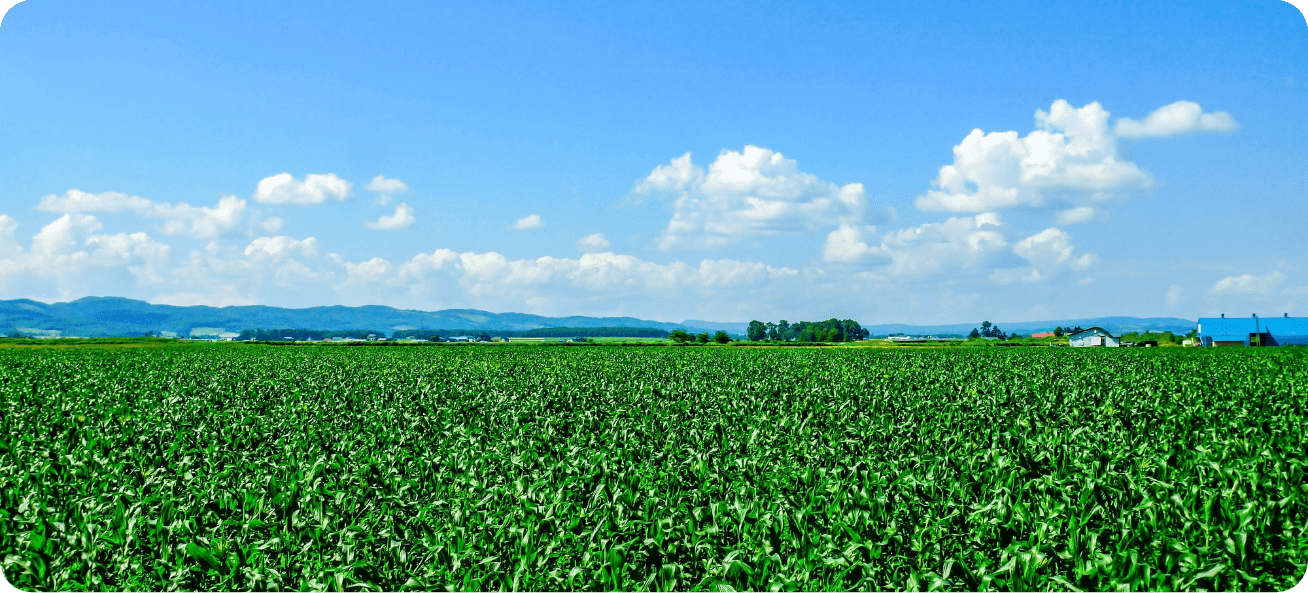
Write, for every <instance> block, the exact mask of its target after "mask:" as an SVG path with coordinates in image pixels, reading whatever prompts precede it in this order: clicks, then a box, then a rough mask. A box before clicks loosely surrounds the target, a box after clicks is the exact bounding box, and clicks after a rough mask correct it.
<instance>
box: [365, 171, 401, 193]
mask: <svg viewBox="0 0 1308 593" xmlns="http://www.w3.org/2000/svg"><path fill="white" fill-rule="evenodd" d="M367 189H368V191H375V192H377V193H383V194H400V193H404V192H406V191H409V186H408V185H406V184H405V183H404V182H403V181H400V180H399V179H390V178H388V177H386V176H385V175H378V176H376V177H373V178H372V181H369V182H368V185H367Z"/></svg>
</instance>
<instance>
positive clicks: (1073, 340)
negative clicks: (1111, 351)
mask: <svg viewBox="0 0 1308 593" xmlns="http://www.w3.org/2000/svg"><path fill="white" fill-rule="evenodd" d="M1067 345H1068V346H1071V347H1073V348H1087V347H1090V346H1102V347H1105V348H1116V347H1118V346H1119V345H1120V344H1119V343H1118V339H1117V337H1115V336H1113V334H1110V333H1108V330H1106V329H1104V328H1102V327H1090V328H1086V329H1083V330H1081V331H1079V332H1076V333H1073V334H1068V336H1067Z"/></svg>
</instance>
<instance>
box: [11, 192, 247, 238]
mask: <svg viewBox="0 0 1308 593" xmlns="http://www.w3.org/2000/svg"><path fill="white" fill-rule="evenodd" d="M37 209H38V210H44V211H46V212H62V213H82V212H124V211H126V212H133V213H135V214H137V215H140V216H143V217H146V218H159V219H164V220H165V221H166V222H165V223H164V227H163V229H164V234H168V235H186V236H190V237H193V238H196V239H215V238H217V237H219V236H220V235H223V234H228V233H231V232H234V231H238V230H240V228H241V225H242V224H241V223H242V222H243V221H244V220H245V214H246V209H247V208H246V202H245V200H242V199H239V198H237V197H236V196H223V197H222V198H220V199H219V200H218V204H217V205H215V206H213V207H209V206H198V207H197V206H191V205H190V204H187V203H185V202H181V203H178V204H172V203H169V202H155V201H152V200H148V199H146V198H142V197H140V196H129V195H127V194H123V193H119V192H112V191H111V192H102V193H98V194H93V193H89V192H84V191H81V190H78V189H70V190H68V191H66V192H64V194H63V195H62V196H59V195H54V194H51V195H47V196H43V197H42V198H41V202H40V204H38V205H37Z"/></svg>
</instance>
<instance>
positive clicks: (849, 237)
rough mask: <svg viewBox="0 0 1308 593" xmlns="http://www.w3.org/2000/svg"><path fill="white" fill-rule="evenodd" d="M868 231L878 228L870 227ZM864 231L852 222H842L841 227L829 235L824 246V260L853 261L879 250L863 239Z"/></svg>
mask: <svg viewBox="0 0 1308 593" xmlns="http://www.w3.org/2000/svg"><path fill="white" fill-rule="evenodd" d="M866 230H867V231H868V232H872V231H875V230H876V227H869V228H867V229H866ZM863 231H864V229H860V228H859V227H857V226H854V225H852V224H842V225H840V228H838V229H836V230H834V231H831V233H829V234H828V235H827V242H826V244H825V245H823V246H822V260H823V261H829V262H845V263H852V262H856V261H859V260H862V259H863V258H865V257H867V256H868V255H872V254H874V253H876V252H877V250H876V249H874V248H872V247H868V244H867V243H866V242H864V241H863Z"/></svg>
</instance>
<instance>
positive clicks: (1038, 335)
mask: <svg viewBox="0 0 1308 593" xmlns="http://www.w3.org/2000/svg"><path fill="white" fill-rule="evenodd" d="M1031 337H1033V338H1053V337H1055V336H1054V332H1036V333H1034V334H1031Z"/></svg>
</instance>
